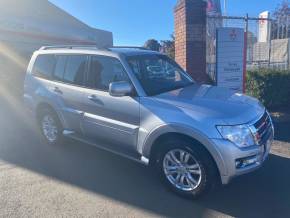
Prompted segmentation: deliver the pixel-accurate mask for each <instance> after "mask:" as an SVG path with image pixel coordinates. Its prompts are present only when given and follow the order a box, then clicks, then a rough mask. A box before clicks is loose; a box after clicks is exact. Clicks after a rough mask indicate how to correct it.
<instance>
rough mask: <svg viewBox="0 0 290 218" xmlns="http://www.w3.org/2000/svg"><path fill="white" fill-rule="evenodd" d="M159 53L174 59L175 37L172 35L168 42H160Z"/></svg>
mask: <svg viewBox="0 0 290 218" xmlns="http://www.w3.org/2000/svg"><path fill="white" fill-rule="evenodd" d="M161 52H163V53H164V54H166V55H168V56H169V57H170V58H172V59H175V37H174V35H173V34H172V35H171V39H170V40H162V41H161Z"/></svg>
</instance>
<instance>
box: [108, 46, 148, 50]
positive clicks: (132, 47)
mask: <svg viewBox="0 0 290 218" xmlns="http://www.w3.org/2000/svg"><path fill="white" fill-rule="evenodd" d="M110 48H128V49H140V50H148V49H147V48H145V47H138V46H113V47H110Z"/></svg>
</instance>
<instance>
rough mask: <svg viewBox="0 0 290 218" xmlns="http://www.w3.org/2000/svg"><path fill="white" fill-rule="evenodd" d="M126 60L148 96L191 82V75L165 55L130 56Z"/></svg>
mask: <svg viewBox="0 0 290 218" xmlns="http://www.w3.org/2000/svg"><path fill="white" fill-rule="evenodd" d="M127 61H128V63H129V65H130V67H131V69H132V71H133V72H134V74H135V76H136V77H137V78H138V80H139V82H140V83H141V85H142V86H143V89H144V91H145V92H146V94H147V95H149V96H153V95H158V94H161V93H164V92H168V91H172V90H176V89H180V88H183V87H186V86H189V85H191V84H193V80H192V79H191V77H190V76H189V75H187V74H186V73H185V72H184V71H183V70H182V69H181V67H179V66H178V65H177V64H176V63H175V62H174V61H173V60H171V59H170V58H169V57H167V56H165V55H152V54H150V55H138V56H130V57H128V59H127Z"/></svg>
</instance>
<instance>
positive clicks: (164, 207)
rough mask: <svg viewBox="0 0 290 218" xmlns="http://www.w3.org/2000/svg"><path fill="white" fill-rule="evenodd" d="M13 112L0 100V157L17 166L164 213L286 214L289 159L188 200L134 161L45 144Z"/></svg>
mask: <svg viewBox="0 0 290 218" xmlns="http://www.w3.org/2000/svg"><path fill="white" fill-rule="evenodd" d="M14 113H15V110H14V109H11V108H9V107H7V105H4V104H3V102H2V103H1V107H0V120H1V122H0V160H2V161H5V162H8V163H11V164H13V165H16V166H18V167H21V168H25V169H28V170H30V171H33V172H36V173H40V174H42V175H45V176H47V177H50V178H53V179H55V180H59V181H62V182H65V183H67V184H70V185H73V186H76V187H79V188H82V189H84V190H88V191H90V192H93V193H96V194H98V195H103V196H105V197H108V198H111V199H114V200H117V201H119V202H123V203H126V204H128V205H132V206H135V207H138V208H141V209H143V210H146V211H150V212H152V213H155V214H157V215H160V216H165V217H195V216H196V217H202V216H206V215H207V214H210V213H211V212H212V211H213V210H214V211H218V212H220V213H223V214H227V215H230V216H234V217H285V216H287V215H289V214H290V203H289V202H290V186H289V184H290V173H289V168H290V159H288V158H283V157H280V156H276V155H270V157H269V160H268V161H267V162H266V164H265V166H264V167H263V168H262V169H260V170H259V171H257V172H256V173H254V174H250V175H246V176H243V177H240V178H237V179H235V180H234V181H233V182H232V183H231V184H230V185H229V186H226V187H219V188H217V189H216V190H214V191H213V192H211V193H209V194H208V195H207V196H205V197H203V198H201V199H199V200H197V201H192V200H187V199H183V198H180V197H178V196H176V195H175V194H173V193H171V192H170V191H168V190H167V189H166V188H164V187H163V185H162V184H161V183H160V182H159V180H158V177H157V176H156V175H155V174H154V173H153V172H152V171H151V170H150V169H149V168H146V167H144V166H142V165H139V164H137V163H135V162H133V161H130V160H127V159H124V158H121V157H119V156H116V155H114V154H111V153H108V152H105V151H102V150H99V149H97V148H95V147H92V146H89V145H86V144H82V143H78V142H73V141H71V140H68V141H67V142H66V143H65V144H64V145H62V146H47V145H45V144H43V143H42V142H41V140H40V138H39V134H38V132H37V130H35V128H34V127H33V123H32V121H31V120H30V119H27V118H24V117H23V119H21V117H22V115H19V114H18V115H17V116H16V115H15V114H14ZM27 122H31V123H30V124H29V125H28V123H27Z"/></svg>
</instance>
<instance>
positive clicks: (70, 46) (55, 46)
mask: <svg viewBox="0 0 290 218" xmlns="http://www.w3.org/2000/svg"><path fill="white" fill-rule="evenodd" d="M75 48H78V49H81V48H95V49H105V48H99V47H97V46H96V45H52V46H42V47H41V48H40V49H39V50H50V49H75Z"/></svg>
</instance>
